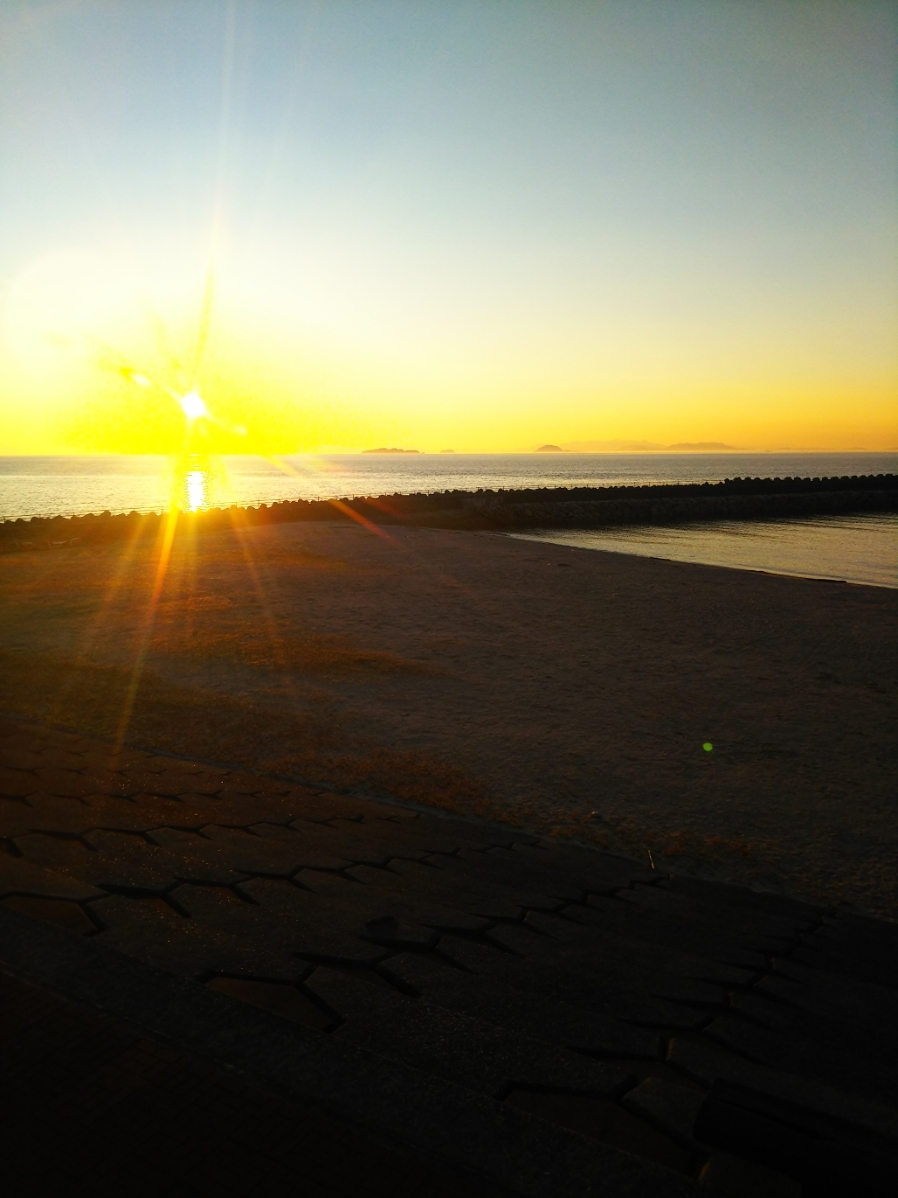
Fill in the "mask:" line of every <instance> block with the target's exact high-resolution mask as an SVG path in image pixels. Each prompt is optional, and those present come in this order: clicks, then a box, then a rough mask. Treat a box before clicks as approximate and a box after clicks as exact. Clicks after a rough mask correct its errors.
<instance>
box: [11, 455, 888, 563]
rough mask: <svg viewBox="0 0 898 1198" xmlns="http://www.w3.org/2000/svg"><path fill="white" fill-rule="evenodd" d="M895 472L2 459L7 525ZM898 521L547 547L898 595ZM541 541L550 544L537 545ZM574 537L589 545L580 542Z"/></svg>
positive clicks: (867, 468) (859, 459) (619, 533)
mask: <svg viewBox="0 0 898 1198" xmlns="http://www.w3.org/2000/svg"><path fill="white" fill-rule="evenodd" d="M895 471H898V454H884V453H833V454H824V453H803V454H796V453H764V454H742V453H724V454H698V453H696V454H664V453H643V454H585V453H584V454H579V453H564V454H539V453H528V454H409V455H394V454H383V455H379V454H345V455H336V456H331V457H317V456H311V455H308V456H307V455H302V456H293V457H285V458H282V459H279V460H277V461H275V460H267V459H264V458H257V457H227V458H221V459H216V460H212V461H203V462H199V461H194V462H192V463H189V464H188V466H187V473H186V474H185V473H184V471H183V469H182V470H181V471H180V472H178V471H176V470H175V469H174V467H173V464H172V462H171V460H170V459H166V458H161V457H149V456H145V457H144V456H104V457H74V456H73V457H7V458H0V520H9V519H16V518H17V517H29V516H54V515H76V514H77V515H81V514H84V513H87V512H102V511H107V510H108V511H111V512H129V511H140V512H146V511H161V510H163V509H165V508H166V507H167V506H168V505H169V502H170V500H171V497H172V495H176V496H178V497H180V501H181V502H182V503H183V502H184V499H185V496H186V499H187V503H188V504H189V506H193V507H206V506H219V505H228V504H232V503H237V504H244V505H246V504H259V503H274V502H277V501H278V500H282V499H298V498H302V499H319V498H320V499H339V498H346V497H350V496H357V495H386V494H392V493H395V492H405V493H409V492H416V491H444V490H454V489H460V490H476V489H477V488H479V487H484V488H491V489H498V488H501V487H514V488H519V487H546V486H550V487H566V486H590V485H591V486H603V485H604V486H610V485H614V484H619V483H631V484H651V483H668V482H716V481H719V480H721V479H724V478H734V477H739V476H741V477H753V478H754V477H767V478H770V477H777V476H778V477H786V476H789V475H792V476H796V475H799V476H802V477H811V478H815V477H822V476H827V475H829V476H832V475H843V474H880V473H892V472H895ZM896 531H898V529H896V523H895V520H894V519H893V518H892V517H880V516H871V517H865V518H863V519H856V518H831V519H828V520H801V521H768V522H764V523H755V522H749V523H740V524H733V525H727V526H725V525H724V524H723V523H720V522H718V523H716V524H715V525H712V526H685V527H683V528H682V529H641V530H639V531H634V530H632V529H621V530H614V531H603V532H596V533H589V532H582V531H578V532H570V533H568V532H558V531H557V530H553V531H552V532H551V533H546V534H545V536H546V538H547V539H552V540H557V541H563V542H564V543H571V544H573V543H578V544H582V545H583V546H584V547H594V548H604V549H610V548H614V549H615V550H616V551H618V552H625V553H644V554H645V553H647V554H650V555H652V556H656V557H670V558H675V559H678V560H687V561H707V562H709V563H710V564H718V565H732V566H738V567H741V568H748V569H767V570H773V571H775V572H783V573H790V574H806V575H811V576H815V577H831V578H846V579H848V580H850V581H856V582H876V583H878V584H879V585H887V586H895V585H898V584H896V580H895V574H896V561H895V556H896V555H895V545H896V543H898V537H896ZM540 535H541V534H540ZM571 538H578V540H577V541H576V542H575V541H574V540H572V539H571Z"/></svg>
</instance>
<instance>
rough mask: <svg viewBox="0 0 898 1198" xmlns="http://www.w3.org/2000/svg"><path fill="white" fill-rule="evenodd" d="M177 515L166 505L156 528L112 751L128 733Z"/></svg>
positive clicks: (162, 586)
mask: <svg viewBox="0 0 898 1198" xmlns="http://www.w3.org/2000/svg"><path fill="white" fill-rule="evenodd" d="M178 516H179V512H178V509H177V507H174V506H172V507H171V508H170V509H169V511H168V514H167V515H166V518H165V520H164V521H163V524H162V528H161V529H160V532H159V538H158V540H157V544H158V546H159V553H158V561H157V564H156V573H155V577H154V579H153V586H152V589H151V591H150V597H149V601H148V603H147V607H146V612H145V614H144V617H143V623H142V627H141V629H140V635H139V637H138V642H137V652H136V653H135V656H134V665H133V666H132V668H131V677H130V679H129V681H128V689H127V691H126V692H125V698H124V702H123V703H122V712H121V716H120V718H119V724H118V728H117V729H116V734H115V742H114V743H115V751H116V752H117V751H119V750H120V749H121V747H122V745H123V744H124V741H125V737H126V736H127V733H128V727H129V725H130V723H131V713H132V712H133V710H134V703H135V701H136V699H137V692H138V689H139V688H140V681H141V678H142V677H143V671H144V666H145V665H146V659H147V653H148V651H149V647H150V640H151V638H152V635H153V628H154V626H155V623H156V610H157V608H158V606H159V599H160V597H161V595H162V590H163V588H164V586H165V580H166V577H167V574H168V565H169V560H170V558H171V551H172V544H173V542H174V539H175V530H176V528H177V524H178Z"/></svg>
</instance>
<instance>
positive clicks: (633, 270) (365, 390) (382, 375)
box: [0, 0, 898, 453]
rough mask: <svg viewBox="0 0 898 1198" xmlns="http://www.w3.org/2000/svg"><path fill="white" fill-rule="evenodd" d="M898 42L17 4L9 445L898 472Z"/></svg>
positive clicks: (364, 15)
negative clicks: (758, 463)
mask: <svg viewBox="0 0 898 1198" xmlns="http://www.w3.org/2000/svg"><path fill="white" fill-rule="evenodd" d="M896 32H898V6H896V5H895V4H893V3H889V4H878V3H876V0H856V2H842V3H831V2H828V0H813V2H811V0H796V2H789V0H725V2H716V0H695V2H692V0H678V2H677V3H675V4H671V3H669V0H659V2H654V0H608V2H604V3H603V2H600V0H594V2H592V3H590V2H589V0H576V2H568V0H551V2H538V3H537V2H530V0H472V2H466V0H442V2H440V3H437V2H436V0H397V2H395V3H391V2H386V0H326V2H324V3H311V2H303V0H292V2H290V3H285V2H284V0H236V2H233V3H229V2H227V0H107V2H101V0H60V2H55V3H46V2H37V0H32V2H30V3H23V2H21V0H4V3H3V4H2V5H0V213H2V231H0V310H2V340H0V452H3V453H57V452H62V453H65V452H86V451H98V452H107V451H108V452H168V451H169V450H170V449H171V448H172V447H173V446H175V445H176V444H177V443H178V440H179V438H181V437H183V432H184V427H185V420H187V419H188V418H190V419H192V418H193V417H195V416H196V412H197V411H199V412H200V413H201V415H200V416H199V421H200V423H201V425H202V428H203V431H204V435H205V436H206V437H207V438H208V440H209V444H210V445H213V446H214V447H216V448H218V449H220V450H222V451H233V452H264V453H292V452H301V451H312V452H315V451H321V452H333V451H336V450H355V449H363V448H366V447H371V446H377V445H383V444H390V445H400V446H405V447H407V448H417V449H420V450H425V451H438V450H441V449H445V448H453V449H455V450H457V451H472V452H480V451H482V452H502V451H514V450H520V449H526V448H532V447H535V446H536V445H539V444H541V443H543V442H554V443H560V444H564V443H565V442H569V441H570V442H574V441H578V442H583V441H590V440H595V441H604V440H614V439H634V440H643V439H644V440H649V441H652V442H657V443H665V444H666V443H672V442H691V441H722V442H725V443H727V444H732V445H736V446H739V447H746V448H768V449H769V448H784V447H801V448H808V449H813V448H835V449H848V448H854V447H864V448H868V449H884V448H889V447H894V446H896V445H898V399H896V396H898V202H896V201H898V169H896V168H898V99H896V94H898V93H896V89H895V85H894V50H895V35H896ZM185 394H189V395H193V396H199V397H200V400H199V404H200V406H199V407H197V401H196V400H195V399H194V400H191V401H190V402H188V403H187V404H186V405H185V404H183V403H182V402H181V400H182V398H183V396H184V395H185ZM185 406H186V408H187V409H188V411H187V415H186V416H185Z"/></svg>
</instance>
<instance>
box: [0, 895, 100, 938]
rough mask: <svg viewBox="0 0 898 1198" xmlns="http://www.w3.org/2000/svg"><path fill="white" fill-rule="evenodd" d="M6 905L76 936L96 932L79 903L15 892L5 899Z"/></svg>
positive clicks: (4, 903)
mask: <svg viewBox="0 0 898 1198" xmlns="http://www.w3.org/2000/svg"><path fill="white" fill-rule="evenodd" d="M3 905H4V907H9V908H10V909H11V910H13V911H20V912H21V913H22V914H23V915H30V916H32V918H34V919H42V920H44V921H45V922H46V923H53V924H56V925H57V927H60V928H65V930H66V931H67V932H74V933H75V935H76V936H89V935H92V934H93V933H94V932H96V930H97V929H96V927H95V925H94V924H93V923H92V922H91V920H90V919H89V918H88V916H87V915H86V914H85V912H84V909H83V908H82V907H80V906H79V905H78V904H77V903H70V902H63V901H60V900H59V899H49V898H35V897H34V896H33V895H22V894H14V895H11V896H10V897H9V898H5V899H3Z"/></svg>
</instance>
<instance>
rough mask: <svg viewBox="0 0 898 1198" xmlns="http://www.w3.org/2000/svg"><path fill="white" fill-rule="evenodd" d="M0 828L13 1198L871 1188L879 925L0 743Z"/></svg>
mask: <svg viewBox="0 0 898 1198" xmlns="http://www.w3.org/2000/svg"><path fill="white" fill-rule="evenodd" d="M0 837H2V838H3V841H4V847H5V852H4V853H3V854H2V855H0V900H2V902H0V969H2V971H3V972H4V974H5V975H6V980H5V981H4V982H3V986H2V998H3V999H4V1000H5V1001H4V1003H3V1006H2V1008H0V1033H2V1040H3V1046H4V1048H3V1062H2V1074H0V1080H2V1087H0V1092H2V1093H3V1096H4V1106H5V1108H6V1111H5V1114H4V1130H5V1131H6V1132H7V1139H8V1142H9V1143H10V1144H12V1145H13V1150H12V1151H11V1152H8V1153H7V1157H6V1164H7V1166H8V1165H9V1164H10V1162H11V1161H13V1160H15V1168H14V1172H15V1177H16V1185H17V1187H18V1189H17V1192H20V1193H23V1192H27V1191H28V1187H29V1186H32V1187H33V1188H34V1192H41V1186H42V1185H43V1192H48V1187H49V1190H50V1191H51V1192H52V1190H53V1189H54V1188H55V1189H56V1191H57V1192H60V1193H77V1192H80V1191H81V1190H84V1191H87V1190H90V1192H91V1193H92V1194H100V1193H113V1192H125V1191H126V1190H128V1191H129V1192H134V1193H140V1192H143V1190H152V1191H153V1192H154V1193H178V1194H180V1193H184V1194H210V1195H211V1194H213V1193H214V1194H216V1195H218V1194H222V1195H232V1194H233V1195H244V1194H246V1195H255V1194H269V1193H272V1194H275V1193H282V1192H284V1193H286V1192H288V1191H289V1192H290V1193H300V1194H308V1195H318V1194H333V1195H350V1194H352V1195H356V1194H358V1195H360V1196H361V1195H369V1194H371V1195H374V1194H378V1195H379V1194H384V1195H388V1194H389V1195H413V1194H424V1193H427V1194H434V1195H442V1194H445V1195H449V1194H472V1195H474V1194H484V1195H488V1194H490V1195H492V1194H496V1195H498V1194H509V1195H510V1194H516V1195H526V1196H528V1198H531V1196H532V1198H543V1196H546V1198H548V1196H550V1195H552V1196H554V1195H558V1196H563V1198H587V1196H599V1195H602V1196H605V1195H607V1196H609V1198H623V1196H625V1195H626V1196H630V1195H634V1196H635V1195H679V1194H683V1195H685V1194H690V1193H705V1194H707V1195H708V1196H709V1198H711V1195H713V1194H714V1193H720V1194H730V1195H734V1196H735V1195H759V1196H760V1195H771V1196H774V1195H783V1196H784V1198H785V1196H786V1195H798V1194H801V1193H804V1194H806V1195H815V1194H846V1193H876V1192H887V1191H888V1189H890V1188H891V1185H890V1181H891V1179H892V1178H893V1177H894V1171H895V1169H896V1167H898V1018H896V1016H898V994H896V987H898V927H896V926H895V925H892V924H888V923H883V922H879V921H875V920H871V919H865V918H861V917H859V916H856V915H852V914H848V913H846V912H831V911H827V910H825V909H822V908H818V907H813V906H811V905H809V904H806V903H801V902H798V901H795V900H792V899H789V898H784V897H778V896H774V895H767V894H759V893H755V892H753V891H750V890H745V889H741V888H738V887H734V886H726V885H721V884H711V883H703V882H697V881H695V880H690V879H686V878H679V877H672V876H669V875H667V874H664V873H661V872H660V871H654V870H651V869H644V868H642V867H641V866H639V865H638V864H636V863H634V862H632V861H630V860H627V859H624V858H620V857H614V856H610V855H608V854H602V853H598V852H595V851H592V850H587V849H577V848H571V847H562V846H558V845H555V844H547V843H545V842H541V841H538V840H537V839H536V838H535V837H533V836H529V835H527V834H525V833H519V832H515V831H513V830H509V829H507V828H502V827H496V826H492V825H487V824H483V823H475V822H466V821H462V820H459V819H447V818H441V817H439V816H438V815H436V814H428V813H422V812H417V811H412V810H409V809H407V808H402V807H397V806H392V805H387V804H380V803H374V802H370V801H367V800H361V799H356V798H351V797H346V796H341V795H335V794H329V793H316V792H315V791H314V790H309V789H305V788H302V787H299V786H296V785H294V784H293V783H290V782H287V781H283V780H279V779H274V778H270V777H264V776H258V775H253V774H249V773H247V772H245V771H236V770H228V769H220V768H217V767H215V766H212V765H208V764H202V763H197V762H190V761H176V760H173V759H172V758H169V757H161V756H154V755H152V754H150V753H146V752H142V751H140V750H133V749H127V748H126V749H124V750H122V751H121V752H119V753H117V754H114V753H112V751H111V749H110V747H109V746H108V745H105V744H103V743H101V742H98V741H94V740H90V739H87V738H84V737H78V736H73V735H69V734H65V733H60V732H54V731H47V730H45V729H35V728H26V727H22V726H19V725H15V724H12V723H5V724H3V725H0ZM16 1146H17V1148H16Z"/></svg>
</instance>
